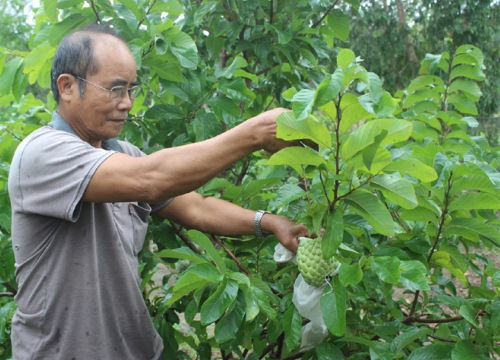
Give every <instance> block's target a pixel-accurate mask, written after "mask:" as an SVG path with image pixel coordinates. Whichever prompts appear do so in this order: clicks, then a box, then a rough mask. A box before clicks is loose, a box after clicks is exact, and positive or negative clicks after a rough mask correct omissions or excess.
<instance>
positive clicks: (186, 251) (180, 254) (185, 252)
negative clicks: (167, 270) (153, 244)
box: [155, 247, 208, 264]
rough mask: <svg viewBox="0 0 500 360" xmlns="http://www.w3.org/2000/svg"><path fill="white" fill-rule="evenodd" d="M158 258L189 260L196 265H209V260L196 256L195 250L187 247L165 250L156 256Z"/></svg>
mask: <svg viewBox="0 0 500 360" xmlns="http://www.w3.org/2000/svg"><path fill="white" fill-rule="evenodd" d="M155 257H158V258H170V259H182V260H189V261H191V262H193V263H195V264H203V263H207V262H208V261H207V259H205V258H204V257H203V256H201V255H199V254H196V253H195V252H194V251H193V250H191V249H190V248H187V247H180V248H177V249H164V250H161V251H160V252H158V253H157V254H155Z"/></svg>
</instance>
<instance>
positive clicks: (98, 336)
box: [9, 25, 307, 360]
mask: <svg viewBox="0 0 500 360" xmlns="http://www.w3.org/2000/svg"><path fill="white" fill-rule="evenodd" d="M138 86H139V84H138V83H137V77H136V63H135V61H134V58H133V56H132V54H131V52H130V50H129V48H128V46H127V45H126V44H125V43H124V42H123V41H122V40H121V39H120V38H119V37H117V35H116V34H114V33H113V31H112V30H111V29H110V28H109V27H106V26H97V25H95V26H91V27H87V28H84V29H80V30H77V31H76V32H74V33H72V34H70V35H68V36H67V37H66V38H64V39H63V40H62V42H61V44H60V46H59V48H58V50H57V52H56V55H55V58H54V62H53V67H52V92H53V95H54V98H55V100H56V102H57V104H58V109H57V112H55V113H54V115H53V120H52V122H51V123H50V124H49V125H48V126H45V127H42V128H40V129H38V130H36V131H35V132H33V133H32V134H30V135H29V136H28V137H27V138H26V139H25V140H24V141H23V142H22V143H21V144H20V146H19V147H18V149H17V151H16V154H15V156H14V159H13V161H12V167H11V172H10V174H9V193H10V196H11V202H12V209H13V217H12V242H13V247H14V252H15V259H16V265H17V269H16V276H17V281H18V284H19V291H18V293H17V295H16V301H17V304H18V309H17V311H16V313H15V315H14V318H13V324H12V336H11V337H12V346H13V355H14V359H50V360H57V359H64V360H69V359H76V360H90V359H92V360H97V359H104V360H109V359H117V360H127V359H128V360H142V359H144V360H146V359H147V360H151V359H152V360H157V359H159V358H161V356H162V355H161V354H162V352H163V342H162V339H161V338H160V336H159V335H158V333H157V332H156V331H155V329H154V327H153V323H152V321H151V319H150V317H149V314H148V312H147V309H146V306H145V303H144V301H143V298H142V294H141V291H140V286H139V285H140V279H139V274H138V269H137V267H138V260H137V254H138V253H139V251H140V250H141V249H142V246H143V243H144V238H145V234H146V230H147V217H148V215H149V214H150V213H151V212H154V213H155V214H156V215H158V216H161V217H163V218H166V219H169V220H172V221H174V222H177V223H179V224H181V225H182V226H184V227H186V228H193V229H198V230H200V231H203V232H207V233H212V234H220V235H233V236H238V235H245V234H256V233H257V234H258V235H259V234H261V233H269V234H270V233H272V234H274V235H276V237H277V238H278V240H279V241H280V242H281V243H282V244H283V245H284V246H286V247H287V248H289V249H291V250H296V248H297V246H298V243H297V238H298V237H299V236H304V235H306V234H307V229H306V228H305V226H303V225H301V224H295V223H293V222H292V221H290V220H288V219H286V218H284V217H281V216H276V215H273V214H265V215H264V213H263V212H255V211H251V210H248V209H244V208H241V207H239V206H237V205H235V204H232V203H229V202H226V201H223V200H220V199H216V198H210V197H203V196H201V195H200V194H198V193H196V192H194V190H196V189H197V188H198V187H199V186H201V185H203V184H204V183H206V182H207V181H208V180H210V179H212V178H213V177H214V176H216V174H218V173H220V171H222V170H223V169H225V168H226V167H228V166H229V165H231V164H233V163H234V162H236V161H238V160H239V159H241V158H243V157H244V156H246V155H248V154H249V153H251V152H253V151H256V150H258V149H267V150H270V151H273V150H277V149H279V148H282V147H284V146H287V144H286V143H285V142H284V141H282V140H279V139H277V138H276V136H275V135H276V118H277V116H278V115H279V114H280V113H281V112H283V111H285V109H274V110H270V111H267V112H264V113H262V114H260V115H258V116H256V117H254V118H252V119H249V120H247V121H245V122H243V123H242V124H240V125H239V126H236V127H235V128H233V129H231V130H229V131H227V132H225V133H223V134H221V135H219V136H216V137H214V138H212V139H209V140H206V141H203V142H199V143H195V144H190V145H186V146H179V147H175V148H169V149H164V150H160V151H157V152H155V153H153V154H151V155H147V156H146V155H145V154H144V153H142V152H141V151H140V150H139V149H138V148H137V147H135V146H134V145H132V144H130V143H127V142H125V141H118V140H116V137H117V136H118V135H119V134H120V131H121V130H122V127H123V124H124V122H125V120H126V119H127V116H128V112H129V111H130V109H131V108H132V105H133V101H134V95H135V93H136V91H137V89H138ZM167 351H168V349H166V350H165V352H167Z"/></svg>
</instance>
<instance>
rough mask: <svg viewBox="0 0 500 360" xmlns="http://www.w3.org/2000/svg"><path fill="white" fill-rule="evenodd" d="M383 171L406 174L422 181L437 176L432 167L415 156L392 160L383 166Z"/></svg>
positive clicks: (428, 181) (430, 179) (425, 181)
mask: <svg viewBox="0 0 500 360" xmlns="http://www.w3.org/2000/svg"><path fill="white" fill-rule="evenodd" d="M384 172H388V173H393V172H399V173H402V174H408V175H410V176H413V177H414V178H416V179H419V180H420V181H422V182H424V183H430V182H432V181H434V180H437V178H438V175H437V173H436V171H435V170H434V169H433V168H432V167H430V166H428V165H425V164H424V163H423V162H421V161H420V160H417V159H415V158H409V159H397V160H394V161H393V162H392V163H391V164H389V165H387V166H386V167H384Z"/></svg>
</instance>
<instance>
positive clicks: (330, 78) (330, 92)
mask: <svg viewBox="0 0 500 360" xmlns="http://www.w3.org/2000/svg"><path fill="white" fill-rule="evenodd" d="M342 77H343V72H342V68H340V67H339V68H337V69H335V72H334V73H333V75H330V74H328V75H326V76H325V78H324V79H323V81H322V82H321V83H320V84H319V86H318V88H317V89H316V100H315V103H314V106H315V107H321V106H323V105H325V104H326V103H328V102H329V101H331V100H333V99H335V98H336V97H337V95H338V94H339V93H340V90H342Z"/></svg>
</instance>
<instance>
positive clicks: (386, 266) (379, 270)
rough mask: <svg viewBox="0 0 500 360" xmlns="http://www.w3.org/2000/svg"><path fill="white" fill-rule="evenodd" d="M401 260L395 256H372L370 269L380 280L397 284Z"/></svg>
mask: <svg viewBox="0 0 500 360" xmlns="http://www.w3.org/2000/svg"><path fill="white" fill-rule="evenodd" d="M400 266H401V261H400V260H399V259H398V258H397V257H395V256H377V257H373V258H372V271H373V272H374V273H375V274H377V275H378V277H379V278H380V280H382V281H384V282H386V283H389V284H397V283H398V282H399V281H400V279H401V270H400Z"/></svg>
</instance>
